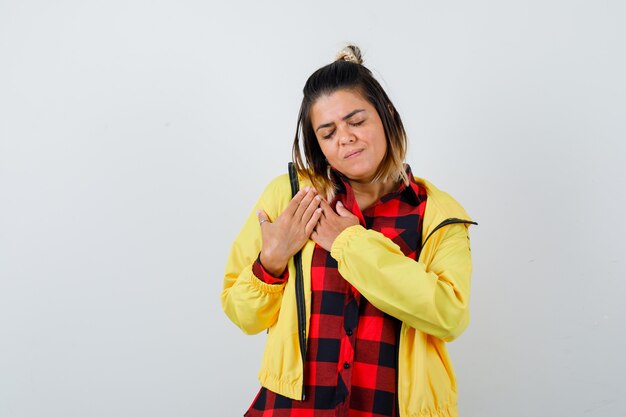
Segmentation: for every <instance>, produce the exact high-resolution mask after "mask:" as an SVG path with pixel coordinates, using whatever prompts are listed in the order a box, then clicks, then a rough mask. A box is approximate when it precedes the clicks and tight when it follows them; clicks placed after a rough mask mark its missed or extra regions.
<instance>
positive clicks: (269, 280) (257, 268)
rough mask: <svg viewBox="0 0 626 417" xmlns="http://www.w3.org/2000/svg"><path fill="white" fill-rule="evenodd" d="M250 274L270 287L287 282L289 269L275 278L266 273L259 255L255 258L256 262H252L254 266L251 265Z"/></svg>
mask: <svg viewBox="0 0 626 417" xmlns="http://www.w3.org/2000/svg"><path fill="white" fill-rule="evenodd" d="M252 273H253V274H254V276H255V277H257V278H258V279H260V280H261V281H263V282H264V283H266V284H270V285H274V284H283V283H285V282H286V281H287V278H289V268H285V270H284V271H283V273H282V274H281V275H280V276H278V277H275V276H274V275H272V274H270V273H269V272H267V271H266V270H265V268H264V267H263V264H262V263H261V254H260V253H259V256H257V258H256V261H254V264H252Z"/></svg>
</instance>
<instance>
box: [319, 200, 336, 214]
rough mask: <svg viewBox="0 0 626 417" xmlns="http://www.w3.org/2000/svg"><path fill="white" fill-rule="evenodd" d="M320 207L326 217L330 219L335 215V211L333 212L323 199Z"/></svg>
mask: <svg viewBox="0 0 626 417" xmlns="http://www.w3.org/2000/svg"><path fill="white" fill-rule="evenodd" d="M320 207H321V208H322V211H323V212H324V216H325V217H329V216H330V215H331V214H335V210H333V208H332V207H331V206H330V204H328V201H326V200H324V199H322V201H321V202H320ZM335 215H336V214H335Z"/></svg>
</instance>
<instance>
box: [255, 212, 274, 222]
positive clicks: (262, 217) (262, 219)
mask: <svg viewBox="0 0 626 417" xmlns="http://www.w3.org/2000/svg"><path fill="white" fill-rule="evenodd" d="M256 215H257V217H258V218H259V224H260V225H261V226H262V225H263V223H265V222H268V223H271V222H270V219H269V217H267V213H266V212H264V211H263V210H257V212H256Z"/></svg>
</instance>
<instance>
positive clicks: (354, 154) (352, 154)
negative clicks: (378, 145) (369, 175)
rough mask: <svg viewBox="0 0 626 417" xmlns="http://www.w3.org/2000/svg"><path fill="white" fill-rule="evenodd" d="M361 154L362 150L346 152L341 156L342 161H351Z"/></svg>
mask: <svg viewBox="0 0 626 417" xmlns="http://www.w3.org/2000/svg"><path fill="white" fill-rule="evenodd" d="M361 152H363V149H355V150H353V151H350V152H347V153H346V154H345V155H344V156H343V159H351V158H354V157H357V156H359V155H360V154H361Z"/></svg>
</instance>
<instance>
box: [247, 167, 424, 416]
mask: <svg viewBox="0 0 626 417" xmlns="http://www.w3.org/2000/svg"><path fill="white" fill-rule="evenodd" d="M407 174H408V175H409V178H411V182H410V184H409V186H408V187H407V186H405V185H402V186H401V187H400V188H399V190H398V191H396V192H393V193H390V194H387V195H385V196H384V197H382V198H381V199H380V200H378V201H377V202H376V203H374V204H373V205H372V206H370V207H368V208H367V209H365V210H363V211H361V210H360V209H359V207H358V205H357V204H356V200H355V198H354V193H353V191H352V188H351V187H350V185H349V183H348V181H347V179H346V178H345V177H343V176H342V175H341V174H339V173H337V172H334V175H335V180H336V183H337V185H338V188H339V192H338V193H337V198H336V200H341V202H342V203H343V204H344V205H345V206H346V208H348V209H349V210H350V211H351V212H352V213H354V214H355V215H356V216H357V217H359V220H360V222H361V224H362V225H363V226H364V227H366V228H368V229H372V230H376V231H379V232H381V233H382V234H384V235H385V236H387V237H388V238H390V239H391V240H393V241H394V242H395V243H396V244H397V245H398V246H400V248H401V250H402V251H403V253H404V254H405V255H406V256H408V257H411V258H413V259H417V257H418V255H419V249H420V242H421V231H422V218H423V215H424V209H425V207H426V191H425V189H423V188H422V187H420V186H419V185H418V184H417V183H415V182H414V181H413V180H412V178H413V177H412V175H411V170H410V168H409V167H408V166H407ZM333 206H334V203H333ZM253 271H254V274H255V275H256V276H257V277H258V278H259V279H262V280H264V281H265V282H268V283H270V284H275V283H278V282H282V281H284V280H285V279H287V278H288V277H287V275H286V273H284V274H283V275H282V276H281V277H272V276H271V275H270V274H268V273H267V272H266V271H265V270H264V269H263V267H262V265H261V264H260V262H259V260H258V259H257V262H256V263H255V265H254V266H253ZM311 290H312V295H311V299H312V305H311V321H310V327H309V337H308V341H307V355H306V361H305V365H304V372H305V395H306V399H305V401H295V400H291V399H289V398H286V397H284V396H282V395H279V394H276V393H273V392H271V391H269V390H267V389H266V388H261V390H260V391H259V393H258V394H257V396H256V398H255V399H254V401H253V403H252V405H251V406H250V409H249V410H248V412H247V413H246V414H245V416H246V417H383V416H384V417H390V416H392V417H397V416H398V411H397V407H398V406H397V396H396V386H397V380H396V370H397V346H398V343H397V341H398V335H399V330H400V322H399V320H397V319H395V318H394V317H391V316H389V315H387V314H385V313H383V312H382V311H380V310H378V309H377V308H376V307H374V306H373V305H372V304H370V303H369V302H368V301H367V300H366V299H365V298H364V297H362V296H361V295H360V294H359V293H358V291H356V290H355V289H354V288H353V287H352V286H351V285H350V284H348V282H347V281H345V280H344V279H343V278H342V277H341V275H340V274H339V272H338V270H337V262H336V261H335V260H334V259H333V258H332V257H331V256H330V254H329V253H328V252H327V251H325V250H324V249H323V248H321V247H320V246H316V247H315V250H314V253H313V260H312V271H311Z"/></svg>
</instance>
